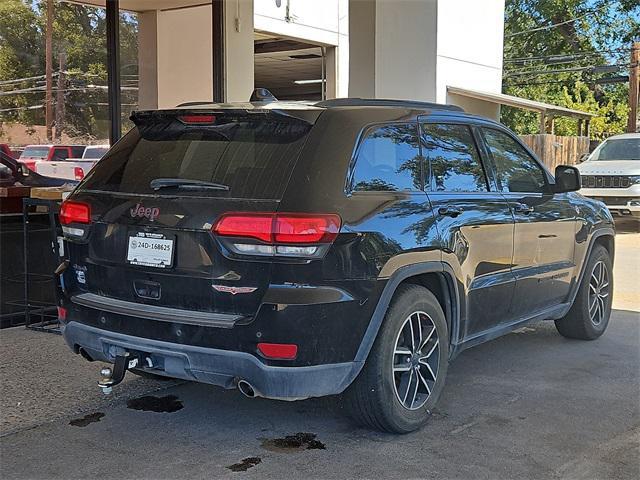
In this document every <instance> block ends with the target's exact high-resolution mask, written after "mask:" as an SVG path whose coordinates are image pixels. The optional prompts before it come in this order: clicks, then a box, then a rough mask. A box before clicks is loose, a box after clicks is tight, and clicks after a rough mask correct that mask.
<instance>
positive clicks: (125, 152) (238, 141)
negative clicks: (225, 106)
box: [82, 114, 311, 199]
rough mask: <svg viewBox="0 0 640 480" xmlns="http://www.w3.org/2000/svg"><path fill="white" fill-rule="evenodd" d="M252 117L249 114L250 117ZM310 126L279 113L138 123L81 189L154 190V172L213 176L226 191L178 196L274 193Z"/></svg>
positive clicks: (279, 193) (188, 177) (279, 190)
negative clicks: (206, 120)
mask: <svg viewBox="0 0 640 480" xmlns="http://www.w3.org/2000/svg"><path fill="white" fill-rule="evenodd" d="M252 117H253V118H252ZM310 129H311V124H310V123H308V122H307V121H304V120H301V119H297V118H282V117H281V116H278V115H267V114H265V115H255V114H254V115H253V116H250V115H245V116H239V117H234V116H224V117H222V116H219V117H218V118H217V119H216V123H215V125H210V126H203V125H184V124H181V123H180V122H179V121H178V120H176V119H175V118H169V119H167V118H166V117H165V118H164V120H163V119H149V120H145V121H142V120H141V121H140V122H139V124H138V125H137V126H136V127H134V128H133V129H132V130H131V131H130V132H129V133H128V134H127V135H126V136H125V137H124V138H123V139H122V140H121V141H120V142H118V144H117V145H115V146H114V148H112V149H111V150H110V152H109V153H108V154H107V155H106V156H105V157H104V158H103V159H102V160H101V161H100V162H99V163H98V164H97V165H96V167H95V168H94V169H93V170H92V171H91V173H90V174H89V175H88V176H87V178H86V180H85V182H84V183H83V184H82V186H83V188H85V189H91V190H102V191H111V192H127V193H139V194H149V193H160V194H165V193H167V194H173V195H175V194H176V190H175V189H171V190H170V191H169V189H167V190H164V189H163V190H161V191H159V192H155V191H154V190H153V189H152V188H151V187H150V183H151V181H152V180H154V179H157V178H178V179H185V180H200V181H205V182H214V183H219V184H222V185H226V186H228V187H229V190H228V191H223V190H219V191H214V190H207V191H197V192H193V191H191V192H189V191H186V190H179V193H180V194H181V195H182V194H184V195H194V194H196V195H207V196H212V195H213V196H225V197H231V198H256V199H281V197H282V194H283V193H284V189H285V187H286V185H287V181H288V179H289V176H290V174H291V171H292V169H293V166H294V165H295V162H296V159H297V158H298V155H299V154H300V151H301V149H302V147H303V145H304V142H305V140H306V138H307V136H308V133H309V131H310Z"/></svg>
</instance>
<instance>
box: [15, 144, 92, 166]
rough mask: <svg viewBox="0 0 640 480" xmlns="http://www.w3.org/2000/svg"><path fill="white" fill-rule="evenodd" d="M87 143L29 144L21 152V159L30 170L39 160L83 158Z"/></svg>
mask: <svg viewBox="0 0 640 480" xmlns="http://www.w3.org/2000/svg"><path fill="white" fill-rule="evenodd" d="M84 149H85V145H27V146H26V147H25V149H24V150H23V152H22V153H21V154H20V158H19V161H20V162H22V163H24V164H25V165H26V166H27V168H29V169H30V170H34V169H35V164H36V162H37V161H42V160H44V161H55V160H64V159H65V158H81V157H82V154H83V153H84Z"/></svg>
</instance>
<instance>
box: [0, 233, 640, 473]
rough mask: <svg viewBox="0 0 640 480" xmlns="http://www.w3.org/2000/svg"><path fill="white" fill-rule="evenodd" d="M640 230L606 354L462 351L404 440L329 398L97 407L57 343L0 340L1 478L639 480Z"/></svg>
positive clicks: (199, 394)
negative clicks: (356, 421) (432, 405)
mask: <svg viewBox="0 0 640 480" xmlns="http://www.w3.org/2000/svg"><path fill="white" fill-rule="evenodd" d="M635 229H637V224H632V225H628V224H623V225H622V228H621V227H620V226H619V231H620V234H619V235H618V238H617V241H616V244H617V261H616V264H615V270H616V272H615V278H616V291H615V293H614V307H615V308H616V309H617V310H615V311H614V312H613V316H612V320H611V324H610V326H609V329H608V331H607V333H606V334H605V335H604V336H603V337H602V338H600V339H599V340H597V341H594V342H581V341H570V340H567V339H564V338H562V337H561V336H559V335H558V334H557V333H556V331H555V328H554V326H553V323H551V322H545V323H540V324H536V325H531V326H528V327H524V328H521V329H519V330H517V331H516V332H514V333H512V334H510V335H506V336H505V337H502V338H500V339H498V340H495V341H493V342H490V343H487V344H484V345H481V346H479V347H476V348H474V349H471V350H468V351H466V352H464V353H463V354H462V355H461V356H460V357H459V358H458V359H457V360H456V361H455V362H454V363H453V364H452V365H451V367H450V370H449V377H448V379H447V386H446V387H445V390H444V393H443V396H442V398H441V401H440V403H439V405H438V408H437V409H436V410H435V411H434V412H433V416H432V419H431V421H430V423H429V424H428V425H427V426H426V427H425V428H424V429H422V430H420V431H418V432H414V433H412V434H409V435H403V436H393V435H385V434H380V433H376V432H371V431H368V430H364V429H360V428H357V427H355V426H354V425H353V424H352V423H351V422H350V421H349V420H348V419H347V418H346V416H345V414H344V412H342V410H341V404H340V401H339V399H337V398H332V399H315V400H307V401H301V402H293V403H288V402H277V401H270V400H264V399H254V400H250V399H247V398H244V397H242V396H241V395H240V394H239V393H238V392H237V391H223V390H221V389H218V388H215V387H211V386H208V385H202V384H192V383H178V382H160V381H150V380H143V379H140V378H137V377H133V376H132V375H130V374H128V375H127V377H128V378H127V380H126V382H125V383H124V384H123V385H120V386H118V387H116V389H115V390H114V394H113V395H112V396H110V397H104V396H103V395H102V394H101V393H100V391H99V389H98V387H97V386H96V381H97V379H98V370H99V368H100V364H96V363H88V362H86V361H84V360H82V359H81V358H80V357H79V356H77V355H72V354H71V353H70V352H69V351H68V349H67V347H66V346H65V345H64V343H63V341H62V338H61V337H59V336H55V335H51V334H45V333H39V332H32V331H26V330H24V329H22V328H14V329H8V330H2V331H0V359H1V363H0V388H1V391H0V406H1V408H2V415H1V416H0V429H1V430H0V435H1V438H0V454H1V457H0V468H1V474H2V478H7V479H8V478H102V479H104V478H120V479H122V478H136V479H141V478H188V477H192V478H207V479H211V478H221V477H223V478H224V477H230V478H240V477H242V478H264V477H269V478H271V477H274V478H291V477H294V478H295V477H299V478H402V479H408V478H417V477H420V478H438V479H442V478H490V479H512V478H570V479H591V478H612V479H627V478H629V479H636V478H640V348H639V346H640V315H639V314H638V312H639V311H640V308H639V307H640V301H639V298H638V292H639V289H638V287H637V274H638V271H640V270H639V269H638V261H639V256H638V253H637V252H638V250H639V247H640V235H639V234H638V233H636V232H635ZM145 396H146V397H155V398H144V397H145ZM140 397H143V398H142V399H141V398H140ZM136 399H137V400H136ZM131 400H134V401H131ZM153 410H156V411H153ZM169 412H171V413H169Z"/></svg>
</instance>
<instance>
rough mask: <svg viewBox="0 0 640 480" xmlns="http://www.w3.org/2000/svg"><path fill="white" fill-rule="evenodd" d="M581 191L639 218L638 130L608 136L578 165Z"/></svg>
mask: <svg viewBox="0 0 640 480" xmlns="http://www.w3.org/2000/svg"><path fill="white" fill-rule="evenodd" d="M578 169H579V170H580V175H581V176H582V190H580V193H582V194H583V195H585V196H587V197H592V198H595V199H597V200H600V201H602V202H604V203H605V204H606V205H607V207H609V210H610V211H611V212H612V213H614V214H618V215H621V216H633V217H635V218H638V219H640V133H627V134H623V135H615V136H613V137H609V138H607V139H606V140H605V141H604V142H602V143H601V144H600V145H599V146H598V148H596V149H595V150H594V151H593V153H591V155H589V156H588V157H587V159H586V160H585V162H584V163H582V164H581V165H579V166H578Z"/></svg>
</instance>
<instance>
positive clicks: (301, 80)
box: [254, 32, 327, 101]
mask: <svg viewBox="0 0 640 480" xmlns="http://www.w3.org/2000/svg"><path fill="white" fill-rule="evenodd" d="M254 48H255V50H254V75H255V86H256V87H263V88H267V89H268V90H269V91H271V93H273V94H274V95H275V97H276V98H277V99H278V100H307V101H313V100H323V99H325V98H326V76H327V75H326V72H327V62H326V58H327V55H326V53H327V52H326V50H327V48H326V47H321V46H319V45H313V44H310V43H304V42H300V41H297V40H289V39H283V38H276V37H272V36H270V35H267V34H263V33H259V32H256V34H255V45H254Z"/></svg>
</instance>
